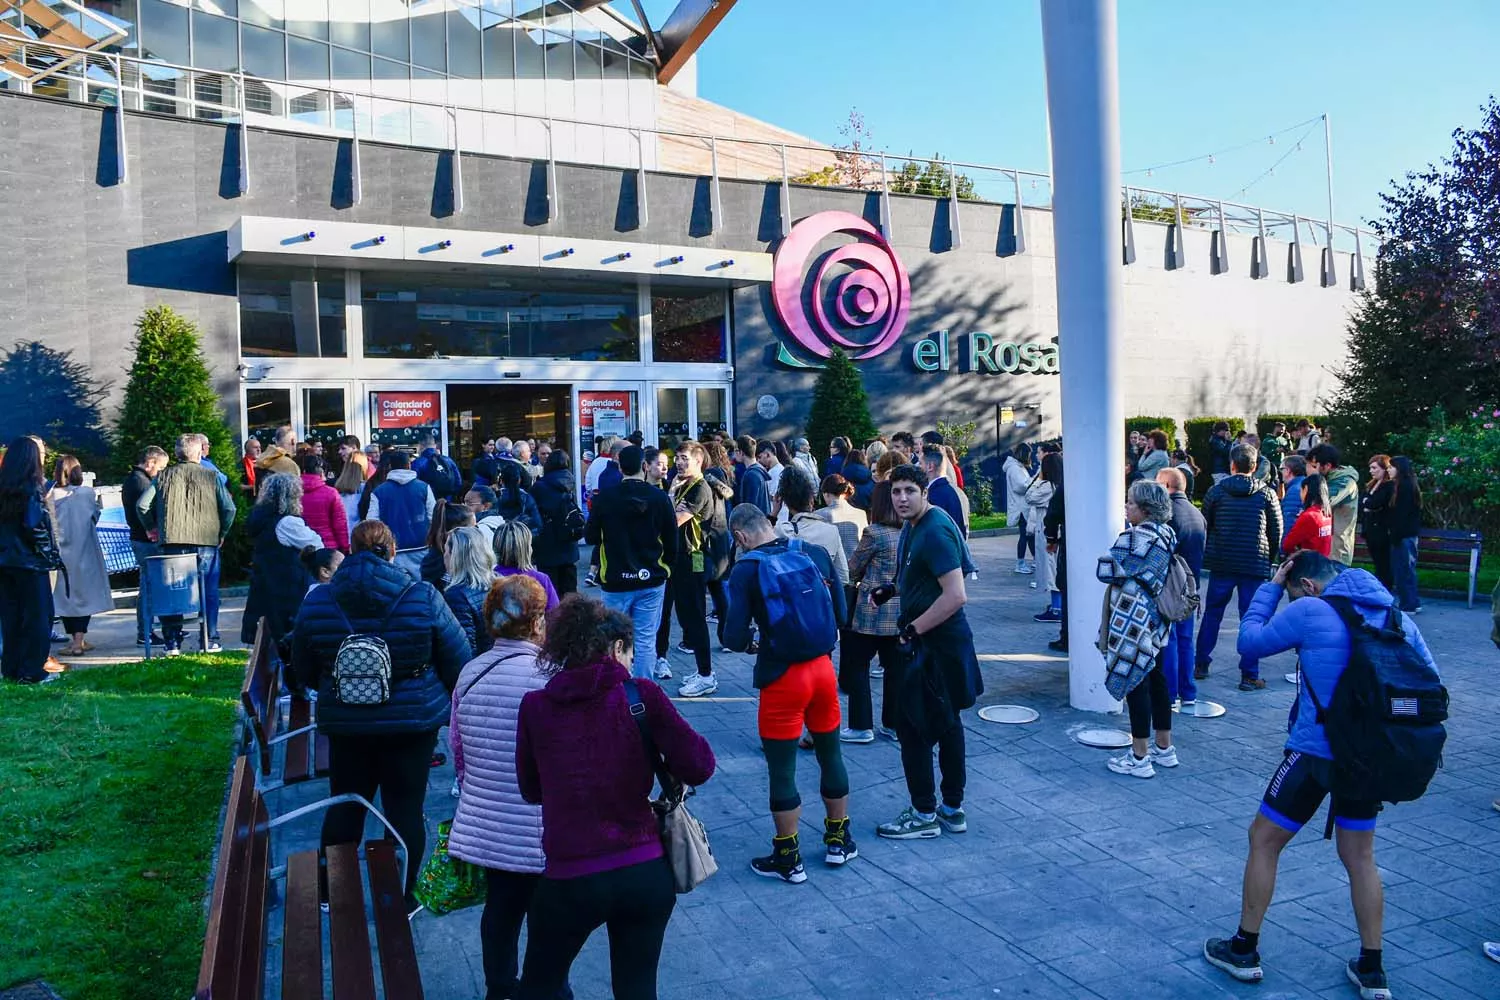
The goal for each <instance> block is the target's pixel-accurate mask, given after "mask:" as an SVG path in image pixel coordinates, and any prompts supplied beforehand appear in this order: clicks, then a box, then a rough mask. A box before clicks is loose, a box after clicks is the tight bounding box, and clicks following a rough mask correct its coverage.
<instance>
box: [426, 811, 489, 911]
mask: <svg viewBox="0 0 1500 1000" xmlns="http://www.w3.org/2000/svg"><path fill="white" fill-rule="evenodd" d="M452 830H453V821H452V820H451V819H445V820H443V821H442V822H441V823H439V824H438V828H437V843H436V844H434V845H433V848H432V854H431V856H429V857H428V858H427V861H426V862H425V863H424V864H423V865H422V872H421V874H419V875H418V876H417V885H416V888H415V889H413V890H412V895H414V896H415V897H416V898H417V902H419V903H421V904H422V905H423V906H425V907H427V909H428V910H429V911H431V912H432V913H434V914H436V915H437V916H442V915H443V914H445V913H452V912H453V911H454V910H462V909H466V908H468V907H470V906H478V905H479V904H480V903H483V902H484V899H485V891H486V886H485V879H484V871H483V870H482V869H481V868H480V867H479V866H478V865H472V864H470V863H469V862H467V861H461V860H459V859H458V858H455V857H453V856H452V855H450V854H449V853H448V834H449V833H451V832H452Z"/></svg>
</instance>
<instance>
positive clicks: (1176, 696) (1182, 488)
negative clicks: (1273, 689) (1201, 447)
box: [1156, 469, 1208, 709]
mask: <svg viewBox="0 0 1500 1000" xmlns="http://www.w3.org/2000/svg"><path fill="white" fill-rule="evenodd" d="M1156 481H1157V482H1158V483H1161V484H1162V485H1163V486H1165V487H1166V488H1167V495H1168V496H1170V497H1171V498H1172V522H1171V523H1172V530H1173V531H1175V532H1176V533H1177V554H1178V555H1180V556H1182V559H1183V561H1184V562H1186V563H1187V565H1188V571H1189V572H1191V573H1192V574H1193V579H1194V580H1197V581H1200V582H1201V581H1202V579H1203V547H1204V546H1205V545H1206V544H1207V543H1208V528H1207V527H1205V525H1204V522H1203V515H1202V514H1201V513H1199V511H1198V508H1197V507H1194V506H1193V501H1191V500H1189V499H1188V495H1187V476H1185V475H1183V474H1182V470H1181V469H1158V470H1157V472H1156ZM1162 653H1163V660H1162V672H1163V674H1164V675H1165V677H1166V679H1167V697H1168V698H1170V699H1172V701H1179V700H1180V701H1181V702H1182V707H1183V708H1184V709H1186V708H1190V707H1191V706H1193V705H1196V704H1197V703H1198V685H1197V684H1196V683H1194V681H1193V616H1191V615H1189V616H1188V617H1187V618H1185V619H1183V620H1182V621H1180V622H1177V623H1176V624H1175V625H1173V626H1172V634H1171V636H1169V637H1168V639H1167V647H1166V649H1164V650H1163V651H1162Z"/></svg>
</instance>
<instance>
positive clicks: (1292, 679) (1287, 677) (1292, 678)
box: [1281, 670, 1297, 684]
mask: <svg viewBox="0 0 1500 1000" xmlns="http://www.w3.org/2000/svg"><path fill="white" fill-rule="evenodd" d="M1281 678H1282V680H1284V681H1286V682H1287V683H1288V684H1296V683H1297V671H1295V670H1293V671H1292V672H1291V673H1289V674H1282V675H1281Z"/></svg>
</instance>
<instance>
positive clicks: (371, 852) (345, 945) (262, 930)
mask: <svg viewBox="0 0 1500 1000" xmlns="http://www.w3.org/2000/svg"><path fill="white" fill-rule="evenodd" d="M348 801H358V802H360V803H362V804H363V805H364V806H365V807H366V808H370V809H371V811H372V812H373V811H374V810H373V808H371V807H370V804H369V803H368V802H365V800H364V799H361V798H359V797H358V796H353V795H337V796H334V797H333V798H330V799H327V800H325V801H323V802H319V803H314V804H312V805H310V806H304V807H303V808H301V809H297V810H294V811H293V812H291V813H288V814H287V815H286V816H283V817H280V818H278V819H276V820H270V819H268V815H267V812H266V804H265V800H264V799H263V798H262V797H261V794H260V792H258V791H256V788H255V776H254V773H253V772H252V770H251V768H250V763H249V760H248V759H247V758H245V757H243V756H242V757H239V758H238V759H237V760H236V761H235V766H234V779H233V781H232V783H231V785H230V790H229V804H228V806H227V807H226V809H225V816H224V833H223V837H222V839H221V840H220V844H219V860H218V864H217V866H216V868H215V871H214V888H213V897H212V900H211V902H210V903H209V910H208V932H207V934H205V936H204V940H203V960H202V962H201V963H200V965H199V968H198V988H197V990H196V992H194V994H193V996H194V1000H263V995H264V991H265V986H266V983H265V978H266V945H267V941H268V940H269V934H268V930H267V926H266V924H267V919H266V918H267V912H268V909H269V905H270V900H271V893H270V887H271V885H272V883H273V880H274V878H275V874H276V873H275V872H274V871H273V870H272V869H271V851H270V847H271V830H272V829H273V828H274V827H276V826H279V825H281V824H282V823H284V822H286V821H288V820H290V819H293V818H295V817H297V816H301V815H305V814H306V813H307V812H309V811H312V810H316V809H322V808H327V807H328V806H330V805H335V804H338V803H340V802H348ZM377 815H378V814H377ZM382 822H384V820H383V819H382ZM388 828H389V827H388ZM391 832H392V835H393V836H394V835H395V832H394V831H391ZM397 844H399V845H400V858H399V859H398V856H397V850H396V845H397ZM326 861H327V879H328V914H327V916H328V921H327V923H328V928H327V929H328V954H327V955H326V956H325V955H324V951H323V936H324V935H323V930H324V927H323V924H324V921H323V914H322V912H321V911H320V909H319V905H318V877H319V867H320V866H319V859H318V852H317V851H301V852H299V853H296V854H293V855H291V857H290V858H289V859H288V860H287V867H286V892H285V897H284V898H285V905H284V910H283V915H282V941H281V966H280V969H279V970H278V971H279V973H280V982H281V988H280V991H279V993H275V994H273V995H279V996H280V997H281V1000H323V996H324V993H323V981H324V978H325V975H326V976H327V977H328V978H329V979H330V980H331V982H332V986H333V997H334V998H335V1000H376V997H377V993H376V987H375V976H376V958H375V955H378V962H379V974H380V981H381V984H382V985H383V987H384V989H383V991H382V992H381V993H380V994H378V995H379V996H383V997H384V998H385V1000H422V996H423V994H422V978H421V974H420V972H419V970H418V967H417V953H416V948H415V946H414V945H413V944H412V937H411V924H410V922H409V921H408V920H407V918H406V910H405V905H404V895H403V891H402V889H403V886H404V885H405V879H406V864H407V859H406V847H405V845H404V844H401V843H400V838H399V837H397V838H396V844H393V843H392V842H391V841H389V840H372V841H369V842H368V843H366V844H365V857H364V866H363V867H364V876H365V877H367V878H368V880H369V887H370V888H369V894H368V901H369V910H370V912H369V913H368V914H367V913H366V905H365V904H366V893H365V890H364V887H363V882H362V878H361V871H360V868H361V866H360V859H359V855H358V849H357V847H356V845H354V844H335V845H333V846H330V847H329V848H328V849H327V851H326ZM371 917H373V922H374V925H375V944H376V948H375V955H372V951H371V948H370V933H369V925H370V922H371V919H370V918H371ZM274 976H275V973H274V972H273V977H274Z"/></svg>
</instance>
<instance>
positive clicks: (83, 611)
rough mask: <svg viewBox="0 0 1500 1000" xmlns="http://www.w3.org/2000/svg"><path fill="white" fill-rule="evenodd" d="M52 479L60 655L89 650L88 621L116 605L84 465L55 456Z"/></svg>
mask: <svg viewBox="0 0 1500 1000" xmlns="http://www.w3.org/2000/svg"><path fill="white" fill-rule="evenodd" d="M53 483H54V485H53V487H52V493H51V494H50V495H49V496H48V498H47V499H48V501H49V502H50V503H51V504H52V508H53V511H54V513H53V520H52V523H53V524H54V525H56V527H57V540H58V550H59V552H60V553H61V555H62V564H63V565H62V571H61V572H59V573H58V574H57V583H56V584H55V585H54V586H53V588H52V604H53V607H54V608H55V609H56V611H55V613H56V614H57V616H58V617H60V618H61V619H62V624H63V631H64V632H65V633H67V635H68V636H69V637H70V638H69V642H68V645H66V646H64V647H63V648H62V650H61V651H60V652H61V653H62V655H63V656H82V655H83V654H84V653H87V652H88V651H89V650H91V649H93V648H94V647H93V646H92V645H90V644H89V643H88V642H86V641H85V640H84V636H86V635H88V631H89V619H90V618H92V617H93V616H94V615H99V614H103V613H104V612H106V611H113V610H114V608H115V601H114V598H113V597H112V596H111V595H110V591H109V570H107V569H106V568H105V565H104V550H103V549H102V548H100V546H99V535H98V534H97V533H96V532H95V531H94V525H95V524H97V523H98V522H99V498H98V497H97V496H95V494H94V490H93V488H92V487H90V486H85V485H83V466H81V465H79V463H78V459H76V458H74V457H73V456H72V455H63V456H62V457H61V458H59V459H58V460H57V465H56V467H55V469H54V472H53Z"/></svg>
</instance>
